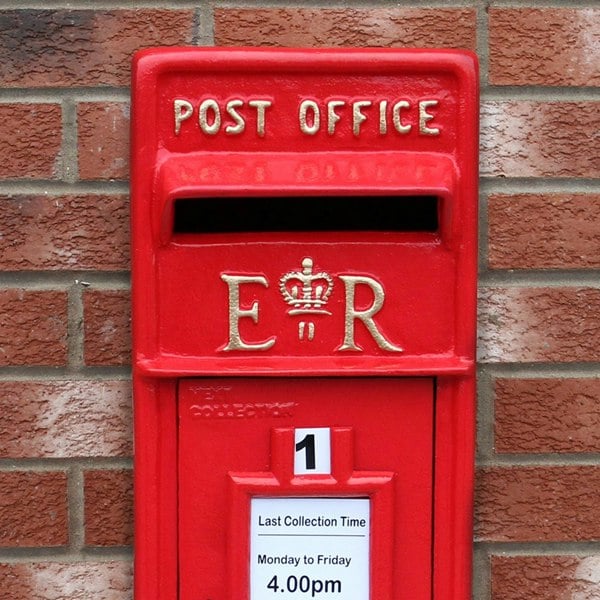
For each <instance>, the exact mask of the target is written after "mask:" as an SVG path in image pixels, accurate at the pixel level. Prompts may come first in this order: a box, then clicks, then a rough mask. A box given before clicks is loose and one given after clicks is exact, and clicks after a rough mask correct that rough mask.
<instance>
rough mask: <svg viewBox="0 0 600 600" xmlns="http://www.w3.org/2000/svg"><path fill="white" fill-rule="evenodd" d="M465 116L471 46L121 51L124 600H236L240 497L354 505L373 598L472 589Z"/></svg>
mask: <svg viewBox="0 0 600 600" xmlns="http://www.w3.org/2000/svg"><path fill="white" fill-rule="evenodd" d="M477 106H478V98H477V73H476V60H475V58H474V57H473V55H472V54H470V53H467V52H453V51H433V50H432V51H402V50H283V49H282V50H254V49H156V50H146V51H142V52H141V53H139V54H138V55H137V56H136V59H135V62H134V79H133V101H132V110H133V115H132V123H133V125H132V237H133V249H132V262H133V314H134V323H133V332H134V333H133V338H134V385H135V442H136V447H135V453H136V455H135V473H136V475H135V476H136V581H135V593H136V599H137V600H167V599H168V600H174V599H175V598H179V599H181V600H191V599H192V598H193V599H194V600H197V599H202V600H218V599H219V598H223V599H225V598H230V599H231V600H240V599H244V598H249V594H250V591H249V568H250V565H249V564H248V563H249V536H250V524H249V521H250V510H249V498H251V497H252V496H253V495H258V496H270V495H275V496H281V495H284V496H285V495H288V496H296V495H299V496H307V497H321V496H342V497H359V496H360V497H368V498H370V499H371V502H372V506H371V513H370V514H371V525H372V527H371V549H372V551H371V566H370V571H371V579H370V586H371V598H372V599H373V600H374V599H375V598H376V599H377V600H382V599H385V598H390V599H391V598H394V599H403V598H407V599H410V600H426V599H427V600H430V598H431V597H432V596H433V597H434V598H435V599H436V600H467V599H468V598H469V597H470V592H469V587H470V555H471V510H472V509H471V506H472V501H471V494H472V480H473V452H474V442H473V440H474V402H475V399H474V346H475V306H476V304H475V289H476V264H477V259H476V248H477V246H476V242H477V236H476V222H477V210H476V203H477V189H476V181H477ZM232 199H233V200H235V201H232ZM421 199H422V201H420V200H421ZM345 201H346V203H347V207H348V208H346V209H345V208H344V207H345V204H344V202H345ZM304 202H305V203H306V208H305V209H304V208H303V203H304ZM221 205H222V206H221ZM344 210H348V211H351V213H352V214H348V215H345V216H343V215H340V211H341V212H342V213H343V211H344ZM182 215H183V216H182ZM322 224H326V226H325V225H322ZM211 225H212V226H211ZM286 403H287V404H286ZM284 406H287V408H283V407H284ZM311 427H312V428H330V431H331V452H332V455H331V465H332V467H331V468H332V472H331V474H329V475H306V474H302V475H294V474H293V464H294V462H293V456H294V454H293V449H294V443H293V439H294V437H293V432H294V429H297V428H311ZM290 432H291V433H290ZM290 436H291V437H290ZM286 440H287V441H286ZM290 440H291V441H290ZM349 440H353V441H349ZM286 444H287V446H286ZM286 448H287V450H286ZM352 448H354V449H353V450H352ZM343 453H346V454H348V456H341V455H340V454H343ZM355 472H356V473H355ZM290 473H291V474H290ZM353 473H355V474H354V475H353ZM369 473H370V474H371V475H369ZM353 477H354V479H353ZM319 478H329V479H328V480H327V481H325V480H324V479H319ZM356 478H358V480H360V481H359V483H356V481H355V480H356ZM378 478H379V479H378ZM377 482H379V483H377ZM261 486H262V487H261ZM361 486H362V487H361ZM369 486H370V487H369ZM378 486H380V487H378ZM380 488H381V489H386V490H387V491H386V492H385V493H384V494H383V495H381V494H380V493H379V491H378V490H380ZM376 498H379V500H375V499H376ZM306 577H307V579H306V581H307V582H312V585H313V587H312V588H311V589H312V590H313V591H314V589H315V587H314V586H317V587H318V585H317V583H315V582H319V585H320V583H322V582H321V580H317V579H310V578H308V576H306ZM294 581H295V580H294ZM339 583H340V585H341V580H340V582H339ZM307 585H308V583H307ZM336 586H337V580H336V585H333V584H332V585H331V586H330V588H331V589H330V592H331V593H330V596H331V597H338V598H343V597H345V596H343V595H340V594H337V587H336ZM277 591H278V592H279V593H278V595H277V597H279V598H281V600H287V596H288V590H283V589H282V590H281V591H279V589H278V590H277ZM281 592H283V594H282V593H281ZM268 594H269V595H275V594H274V590H273V587H272V588H270V589H269V590H268ZM265 597H268V596H265ZM292 597H295V596H294V594H292V595H290V598H292ZM347 598H352V596H347ZM253 600H254V599H253Z"/></svg>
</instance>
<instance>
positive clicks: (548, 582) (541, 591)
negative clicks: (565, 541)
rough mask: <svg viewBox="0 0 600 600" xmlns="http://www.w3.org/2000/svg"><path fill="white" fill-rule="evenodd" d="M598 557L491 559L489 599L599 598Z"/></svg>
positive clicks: (590, 599) (553, 599)
mask: <svg viewBox="0 0 600 600" xmlns="http://www.w3.org/2000/svg"><path fill="white" fill-rule="evenodd" d="M599 573H600V555H598V554H595V555H591V556H493V557H492V600H523V599H524V598H527V600H557V599H561V600H562V599H564V600H594V599H595V598H600V576H599Z"/></svg>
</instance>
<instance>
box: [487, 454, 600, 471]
mask: <svg viewBox="0 0 600 600" xmlns="http://www.w3.org/2000/svg"><path fill="white" fill-rule="evenodd" d="M477 467H478V468H486V467H496V468H498V467H505V468H514V467H557V468H562V467H600V453H598V452H589V453H579V454H577V453H564V454H559V453H552V454H550V453H543V454H542V453H540V454H506V453H502V454H500V453H497V454H494V455H493V456H492V457H490V458H487V459H482V460H480V461H478V462H477Z"/></svg>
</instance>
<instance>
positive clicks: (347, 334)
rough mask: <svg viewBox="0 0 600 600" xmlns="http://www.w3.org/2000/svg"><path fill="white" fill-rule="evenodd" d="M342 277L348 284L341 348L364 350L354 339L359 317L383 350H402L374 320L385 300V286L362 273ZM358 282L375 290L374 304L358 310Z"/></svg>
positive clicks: (346, 284) (345, 283)
mask: <svg viewBox="0 0 600 600" xmlns="http://www.w3.org/2000/svg"><path fill="white" fill-rule="evenodd" d="M340 279H341V280H342V281H343V282H344V285H345V286H346V313H345V315H344V342H343V344H342V345H341V346H340V347H339V350H356V351H359V352H360V351H362V348H361V347H360V346H358V345H357V344H356V342H355V341H354V324H355V321H356V320H357V319H358V320H359V321H362V323H363V325H364V326H365V327H366V328H367V331H368V332H369V333H370V334H371V337H372V338H373V339H374V340H375V342H376V344H377V345H378V346H379V347H380V348H381V349H382V350H388V351H390V352H402V351H403V350H402V348H400V346H396V345H395V344H392V343H391V342H390V341H388V340H387V339H386V338H385V337H384V335H383V334H382V333H381V331H379V329H377V325H376V324H375V321H374V320H373V317H374V316H375V315H376V314H377V313H378V312H379V311H380V310H381V308H382V306H383V302H384V300H385V291H384V289H383V286H382V285H381V284H380V283H379V282H378V281H376V280H375V279H373V278H372V277H367V276H362V275H340ZM357 284H360V285H366V286H368V287H370V288H371V290H372V291H373V304H372V305H371V307H370V308H367V309H366V310H358V309H357V308H356V307H355V306H354V296H355V293H354V292H355V288H356V285H357Z"/></svg>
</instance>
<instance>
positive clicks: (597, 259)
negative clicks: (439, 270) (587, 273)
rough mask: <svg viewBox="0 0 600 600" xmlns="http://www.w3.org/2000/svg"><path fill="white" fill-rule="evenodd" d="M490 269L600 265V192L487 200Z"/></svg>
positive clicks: (561, 267)
mask: <svg viewBox="0 0 600 600" xmlns="http://www.w3.org/2000/svg"><path fill="white" fill-rule="evenodd" d="M488 213H489V239H490V247H489V266H490V268H492V269H589V268H595V269H597V268H599V267H600V194H543V195H537V194H518V195H514V196H513V195H510V196H505V195H494V196H491V197H490V198H489V209H488Z"/></svg>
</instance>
